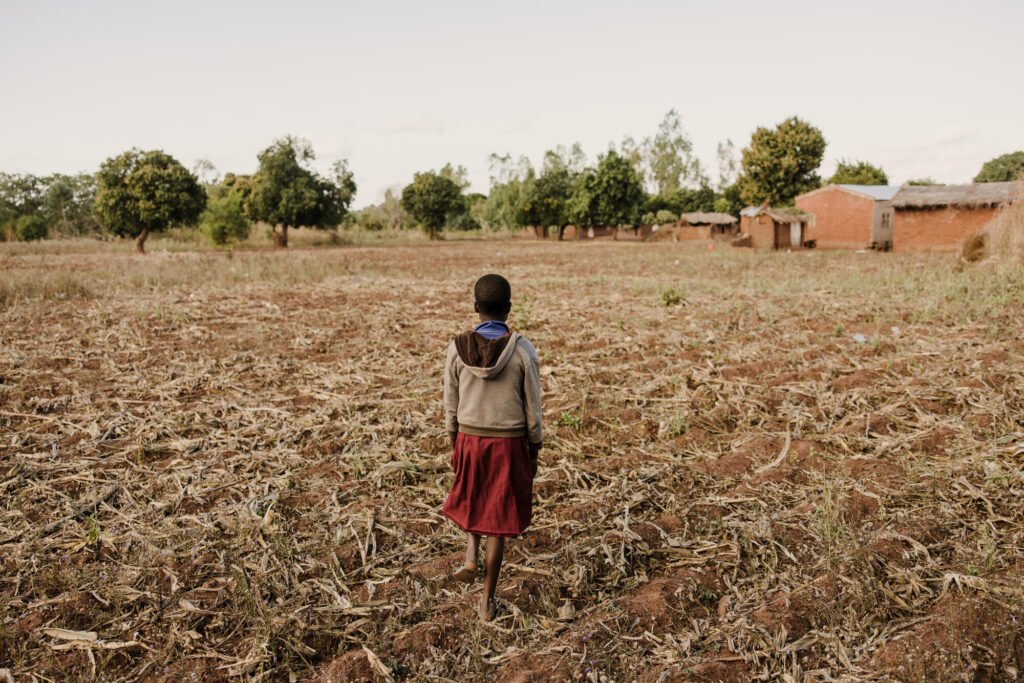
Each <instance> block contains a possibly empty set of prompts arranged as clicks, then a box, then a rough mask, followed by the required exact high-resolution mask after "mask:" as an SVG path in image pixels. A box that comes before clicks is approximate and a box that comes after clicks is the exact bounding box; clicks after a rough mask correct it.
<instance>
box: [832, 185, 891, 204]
mask: <svg viewBox="0 0 1024 683" xmlns="http://www.w3.org/2000/svg"><path fill="white" fill-rule="evenodd" d="M837 187H841V188H843V189H844V190H849V191H851V192H857V193H858V194H866V195H867V196H869V197H871V198H872V199H874V200H875V201H876V202H877V201H881V202H887V201H889V200H890V199H892V198H893V197H895V196H896V193H897V192H899V191H900V188H899V185H838V186H837Z"/></svg>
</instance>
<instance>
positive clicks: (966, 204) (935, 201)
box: [892, 181, 1024, 209]
mask: <svg viewBox="0 0 1024 683" xmlns="http://www.w3.org/2000/svg"><path fill="white" fill-rule="evenodd" d="M1022 189H1024V183H1021V182H1019V181H1017V182H1008V183H973V184H971V185H904V186H903V187H901V188H900V190H899V192H897V193H896V196H894V197H893V198H892V206H893V208H895V209H934V208H939V207H945V206H956V207H960V208H969V209H974V208H981V207H995V206H1002V205H1004V204H1009V203H1010V202H1012V201H1014V200H1015V199H1017V198H1018V197H1020V196H1021V190H1022Z"/></svg>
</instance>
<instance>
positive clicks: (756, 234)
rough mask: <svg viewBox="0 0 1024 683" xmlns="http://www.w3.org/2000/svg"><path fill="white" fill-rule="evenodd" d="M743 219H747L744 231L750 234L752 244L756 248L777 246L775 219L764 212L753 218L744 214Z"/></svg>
mask: <svg viewBox="0 0 1024 683" xmlns="http://www.w3.org/2000/svg"><path fill="white" fill-rule="evenodd" d="M743 220H744V221H746V227H745V228H744V229H743V232H745V233H747V234H748V235H750V246H752V247H753V248H754V249H774V248H775V221H773V220H772V219H771V218H770V217H769V216H765V215H763V214H762V215H760V216H754V217H753V218H750V217H749V216H744V217H743Z"/></svg>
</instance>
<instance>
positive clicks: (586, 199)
mask: <svg viewBox="0 0 1024 683" xmlns="http://www.w3.org/2000/svg"><path fill="white" fill-rule="evenodd" d="M645 201H646V195H645V194H644V188H643V185H642V184H641V182H640V177H639V176H638V175H637V172H636V169H635V168H634V167H633V164H632V163H630V161H629V160H628V159H627V158H626V157H624V156H622V155H621V154H619V153H618V152H616V151H615V150H614V149H613V150H609V151H608V153H607V154H605V155H604V156H602V157H601V158H600V159H599V161H598V164H597V168H596V169H586V170H584V171H583V172H582V173H581V174H580V175H579V176H578V177H577V178H576V181H575V182H574V183H573V192H572V195H571V197H570V199H569V203H568V207H567V208H568V212H569V213H568V217H569V218H570V220H572V222H573V223H575V224H576V225H578V226H583V227H589V226H596V225H608V226H617V225H633V224H635V223H636V222H637V220H638V219H639V218H640V213H641V210H642V209H643V207H644V203H645Z"/></svg>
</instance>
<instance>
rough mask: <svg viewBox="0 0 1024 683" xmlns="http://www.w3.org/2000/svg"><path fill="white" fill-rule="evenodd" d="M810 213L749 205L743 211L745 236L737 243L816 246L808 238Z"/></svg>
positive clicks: (765, 246) (769, 246) (770, 246)
mask: <svg viewBox="0 0 1024 683" xmlns="http://www.w3.org/2000/svg"><path fill="white" fill-rule="evenodd" d="M810 218H811V217H810V215H809V214H806V213H804V212H803V211H800V210H799V209H791V208H787V209H775V208H772V207H770V206H748V207H747V208H745V209H743V210H742V211H740V233H741V237H740V240H739V241H738V242H734V244H737V246H750V247H753V248H754V249H803V248H804V247H810V246H814V245H813V243H810V242H809V241H808V238H807V225H808V223H809V222H810Z"/></svg>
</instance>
